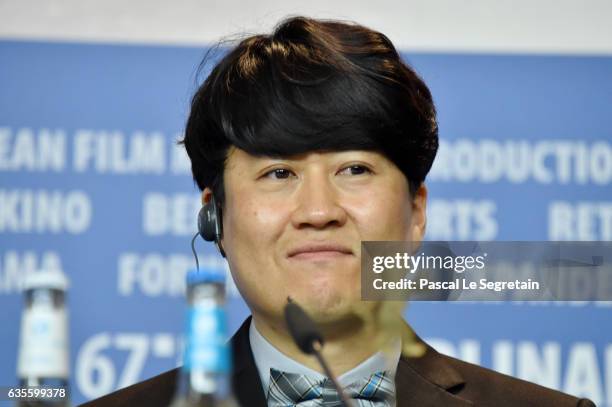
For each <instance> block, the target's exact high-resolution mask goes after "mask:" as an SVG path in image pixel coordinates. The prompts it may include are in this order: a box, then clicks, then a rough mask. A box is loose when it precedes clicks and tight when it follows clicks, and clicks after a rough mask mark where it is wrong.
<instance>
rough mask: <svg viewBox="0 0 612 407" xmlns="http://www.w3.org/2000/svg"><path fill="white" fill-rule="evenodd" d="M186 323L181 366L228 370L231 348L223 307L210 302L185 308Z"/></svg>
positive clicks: (208, 370) (217, 370)
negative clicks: (183, 356)
mask: <svg viewBox="0 0 612 407" xmlns="http://www.w3.org/2000/svg"><path fill="white" fill-rule="evenodd" d="M187 324H188V326H187V332H188V334H187V338H186V343H185V360H184V362H183V363H184V366H183V368H184V369H187V370H192V371H193V370H199V371H204V372H211V373H228V372H229V370H230V350H229V346H228V345H227V342H226V337H225V335H226V332H227V329H226V324H225V312H224V310H223V309H222V308H221V307H218V306H216V305H213V304H198V305H196V306H194V307H193V308H191V309H190V310H189V311H188V315H187Z"/></svg>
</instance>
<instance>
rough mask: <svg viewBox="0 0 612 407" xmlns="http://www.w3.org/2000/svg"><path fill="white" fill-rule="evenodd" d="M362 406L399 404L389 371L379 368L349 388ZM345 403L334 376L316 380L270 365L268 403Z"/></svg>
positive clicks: (302, 406) (327, 406) (320, 406)
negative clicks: (333, 378) (335, 386)
mask: <svg viewBox="0 0 612 407" xmlns="http://www.w3.org/2000/svg"><path fill="white" fill-rule="evenodd" d="M345 392H346V394H347V396H348V397H350V398H352V399H354V400H353V403H354V404H355V405H356V406H359V407H388V406H389V407H392V406H395V383H393V380H392V379H391V378H390V377H389V374H388V373H387V372H377V373H374V374H373V375H371V376H370V377H368V378H364V379H363V380H359V381H357V382H355V383H352V384H350V385H349V386H347V387H346V388H345ZM294 406H299V407H341V406H342V401H341V400H340V396H339V395H338V392H336V389H335V388H334V385H333V384H332V382H331V380H329V379H327V378H325V379H323V380H319V381H317V380H313V379H311V378H309V377H308V376H305V375H302V374H297V373H286V372H281V371H280V370H276V369H270V387H269V388H268V407H294Z"/></svg>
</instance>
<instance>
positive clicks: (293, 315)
mask: <svg viewBox="0 0 612 407" xmlns="http://www.w3.org/2000/svg"><path fill="white" fill-rule="evenodd" d="M285 322H286V323H287V327H288V328H289V333H290V334H291V337H292V338H293V341H294V342H295V344H296V345H297V346H298V348H300V350H301V351H302V352H304V353H305V354H307V355H314V356H315V357H316V358H317V361H318V362H319V364H320V365H321V367H322V368H323V371H324V372H325V374H326V375H327V377H329V379H330V380H331V382H332V384H333V385H334V388H335V389H336V391H337V392H338V395H339V396H340V400H341V401H342V404H343V405H344V406H345V407H353V403H352V402H351V400H349V398H348V397H347V396H346V394H344V391H343V390H342V388H341V387H340V384H339V383H338V380H337V379H336V377H335V376H334V375H333V373H332V372H331V370H330V368H329V365H328V364H327V362H326V361H325V359H324V358H323V355H322V354H321V350H322V349H323V335H321V332H319V329H318V328H317V325H316V324H315V322H314V321H313V320H312V319H311V318H310V317H309V316H308V314H306V312H305V311H304V310H303V309H302V307H300V306H299V305H297V304H296V303H295V302H293V301H292V300H291V297H287V304H286V305H285Z"/></svg>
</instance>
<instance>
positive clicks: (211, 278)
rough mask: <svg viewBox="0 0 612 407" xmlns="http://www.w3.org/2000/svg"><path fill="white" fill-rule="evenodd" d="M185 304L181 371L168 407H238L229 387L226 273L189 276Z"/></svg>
mask: <svg viewBox="0 0 612 407" xmlns="http://www.w3.org/2000/svg"><path fill="white" fill-rule="evenodd" d="M187 302H188V307H189V308H188V312H187V327H186V329H185V350H184V354H183V367H182V368H181V372H180V374H179V377H178V381H177V388H176V393H175V396H174V399H173V401H172V404H171V407H192V406H207V407H208V406H223V407H225V406H237V405H238V404H237V403H236V402H235V400H234V399H233V397H232V394H231V384H230V371H231V355H230V348H229V344H228V343H227V329H226V326H227V324H226V316H225V272H224V271H222V270H215V269H203V270H200V271H197V270H193V271H190V272H188V273H187Z"/></svg>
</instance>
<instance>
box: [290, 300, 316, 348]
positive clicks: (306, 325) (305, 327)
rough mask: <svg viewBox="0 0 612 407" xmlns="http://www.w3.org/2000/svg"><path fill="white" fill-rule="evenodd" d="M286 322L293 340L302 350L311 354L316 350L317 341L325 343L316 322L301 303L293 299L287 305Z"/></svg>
mask: <svg viewBox="0 0 612 407" xmlns="http://www.w3.org/2000/svg"><path fill="white" fill-rule="evenodd" d="M285 322H286V323H287V327H288V328H289V332H290V333H291V336H292V337H293V341H294V342H295V343H296V344H297V346H298V347H299V348H300V350H301V351H302V352H304V353H306V354H307V355H311V354H313V353H314V352H315V349H314V344H315V343H317V342H318V343H319V344H320V345H323V336H322V335H321V333H320V332H319V329H318V328H317V325H316V324H315V322H314V321H313V320H312V319H311V318H310V317H309V316H308V315H307V314H306V312H305V311H304V310H303V309H302V308H301V307H300V306H299V305H297V304H296V303H295V302H293V301H291V300H290V301H289V302H288V303H287V305H285Z"/></svg>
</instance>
